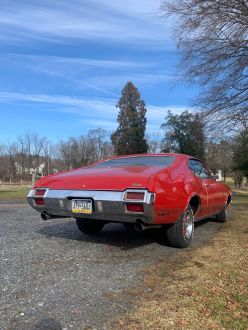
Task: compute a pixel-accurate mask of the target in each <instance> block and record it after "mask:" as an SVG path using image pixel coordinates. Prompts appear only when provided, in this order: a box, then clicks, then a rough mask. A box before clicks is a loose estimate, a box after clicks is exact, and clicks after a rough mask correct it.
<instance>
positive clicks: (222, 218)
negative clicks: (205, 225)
mask: <svg viewBox="0 0 248 330" xmlns="http://www.w3.org/2000/svg"><path fill="white" fill-rule="evenodd" d="M216 220H217V221H218V222H222V223H224V222H227V220H228V214H227V205H225V206H224V208H223V209H222V210H221V211H220V213H218V214H216Z"/></svg>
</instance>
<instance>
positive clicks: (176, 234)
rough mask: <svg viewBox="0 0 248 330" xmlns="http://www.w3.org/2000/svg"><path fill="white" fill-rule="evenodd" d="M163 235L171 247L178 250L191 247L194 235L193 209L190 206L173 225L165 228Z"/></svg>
mask: <svg viewBox="0 0 248 330" xmlns="http://www.w3.org/2000/svg"><path fill="white" fill-rule="evenodd" d="M162 233H163V237H164V241H165V242H166V241H168V243H169V244H170V245H171V246H174V247H177V248H186V247H187V246H189V245H190V244H191V242H192V238H193V234H194V212H193V210H192V207H191V206H190V205H189V206H188V207H187V209H186V210H185V211H184V212H183V213H182V214H181V215H180V217H179V218H178V220H177V222H175V223H174V224H173V225H171V226H169V227H163V228H162Z"/></svg>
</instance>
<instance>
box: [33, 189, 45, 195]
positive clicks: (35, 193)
mask: <svg viewBox="0 0 248 330" xmlns="http://www.w3.org/2000/svg"><path fill="white" fill-rule="evenodd" d="M45 192H46V189H35V192H34V196H44V195H45Z"/></svg>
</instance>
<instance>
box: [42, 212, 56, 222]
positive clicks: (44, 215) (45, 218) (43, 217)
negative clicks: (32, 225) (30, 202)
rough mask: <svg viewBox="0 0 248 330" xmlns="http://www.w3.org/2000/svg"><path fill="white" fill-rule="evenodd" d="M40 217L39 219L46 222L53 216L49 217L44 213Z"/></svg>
mask: <svg viewBox="0 0 248 330" xmlns="http://www.w3.org/2000/svg"><path fill="white" fill-rule="evenodd" d="M40 216H41V219H42V220H44V221H46V220H49V219H52V218H53V216H52V215H49V214H47V213H46V212H42V213H41V215H40Z"/></svg>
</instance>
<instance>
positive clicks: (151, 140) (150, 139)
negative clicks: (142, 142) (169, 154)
mask: <svg viewBox="0 0 248 330" xmlns="http://www.w3.org/2000/svg"><path fill="white" fill-rule="evenodd" d="M146 141H147V144H148V152H149V153H151V154H155V153H158V152H160V151H161V143H162V142H161V141H162V137H161V134H160V133H159V132H155V133H151V134H147V135H146Z"/></svg>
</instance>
